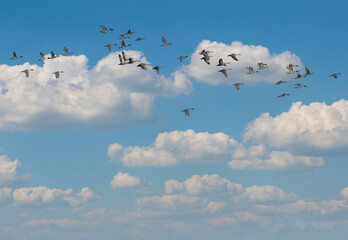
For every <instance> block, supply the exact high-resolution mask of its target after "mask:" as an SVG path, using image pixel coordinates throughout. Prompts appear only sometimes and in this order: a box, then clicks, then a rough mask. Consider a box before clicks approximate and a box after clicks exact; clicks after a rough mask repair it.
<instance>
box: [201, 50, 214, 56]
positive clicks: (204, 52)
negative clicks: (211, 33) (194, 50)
mask: <svg viewBox="0 0 348 240" xmlns="http://www.w3.org/2000/svg"><path fill="white" fill-rule="evenodd" d="M209 53H213V51H206V50H205V49H203V50H202V51H200V52H199V53H198V54H200V55H208V54H209Z"/></svg>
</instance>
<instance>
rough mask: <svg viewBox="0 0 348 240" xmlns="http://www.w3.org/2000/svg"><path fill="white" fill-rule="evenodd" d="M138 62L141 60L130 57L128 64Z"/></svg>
mask: <svg viewBox="0 0 348 240" xmlns="http://www.w3.org/2000/svg"><path fill="white" fill-rule="evenodd" d="M136 62H140V61H139V60H134V59H133V58H128V62H127V63H128V64H133V63H136Z"/></svg>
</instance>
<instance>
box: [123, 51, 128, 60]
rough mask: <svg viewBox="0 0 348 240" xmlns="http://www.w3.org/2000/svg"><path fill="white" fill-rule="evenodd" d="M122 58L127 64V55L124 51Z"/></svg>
mask: <svg viewBox="0 0 348 240" xmlns="http://www.w3.org/2000/svg"><path fill="white" fill-rule="evenodd" d="M122 57H123V60H124V61H125V62H127V58H126V54H125V53H124V51H122Z"/></svg>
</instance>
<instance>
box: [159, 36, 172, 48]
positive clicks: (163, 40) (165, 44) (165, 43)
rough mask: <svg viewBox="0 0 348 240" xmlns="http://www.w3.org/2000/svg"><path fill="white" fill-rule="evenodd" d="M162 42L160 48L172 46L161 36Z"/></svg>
mask: <svg viewBox="0 0 348 240" xmlns="http://www.w3.org/2000/svg"><path fill="white" fill-rule="evenodd" d="M162 42H163V44H162V45H161V46H162V47H166V46H168V45H170V44H172V43H168V42H167V39H166V38H165V37H163V36H162Z"/></svg>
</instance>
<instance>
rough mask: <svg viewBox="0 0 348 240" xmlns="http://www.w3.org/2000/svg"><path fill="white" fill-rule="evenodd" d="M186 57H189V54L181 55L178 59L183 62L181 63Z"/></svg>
mask: <svg viewBox="0 0 348 240" xmlns="http://www.w3.org/2000/svg"><path fill="white" fill-rule="evenodd" d="M184 58H188V56H180V57H178V59H180V62H181V63H182V60H183V59H184Z"/></svg>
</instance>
